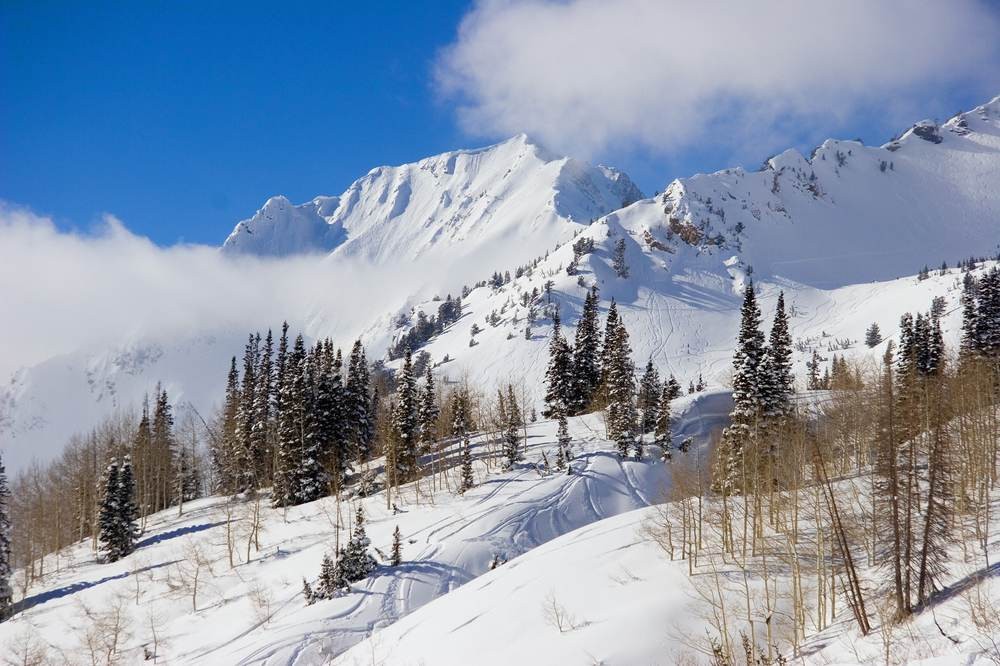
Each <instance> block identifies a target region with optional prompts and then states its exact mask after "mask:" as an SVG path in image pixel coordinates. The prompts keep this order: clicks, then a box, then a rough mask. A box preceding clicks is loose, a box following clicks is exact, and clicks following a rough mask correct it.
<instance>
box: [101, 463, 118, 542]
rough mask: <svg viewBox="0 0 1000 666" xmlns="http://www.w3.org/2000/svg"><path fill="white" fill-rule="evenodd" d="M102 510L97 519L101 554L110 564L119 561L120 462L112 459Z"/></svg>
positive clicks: (106, 480) (105, 472) (107, 474)
mask: <svg viewBox="0 0 1000 666" xmlns="http://www.w3.org/2000/svg"><path fill="white" fill-rule="evenodd" d="M101 493H102V497H103V499H102V500H101V509H100V512H99V514H98V517H97V524H98V529H99V530H100V531H99V534H98V541H99V542H100V544H101V552H103V553H104V556H105V558H106V559H107V560H108V561H109V562H114V561H116V560H118V557H119V556H118V553H119V552H120V551H119V547H118V540H119V534H118V527H119V522H118V499H119V497H118V460H117V459H115V458H112V459H111V462H109V463H108V466H107V468H106V469H105V470H104V483H103V487H102V489H101Z"/></svg>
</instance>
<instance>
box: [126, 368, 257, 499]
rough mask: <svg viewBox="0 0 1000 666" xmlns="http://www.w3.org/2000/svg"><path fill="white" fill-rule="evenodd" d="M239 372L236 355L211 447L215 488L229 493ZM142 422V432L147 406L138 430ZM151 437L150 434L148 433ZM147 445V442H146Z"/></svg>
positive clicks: (232, 487)
mask: <svg viewBox="0 0 1000 666" xmlns="http://www.w3.org/2000/svg"><path fill="white" fill-rule="evenodd" d="M239 381H240V374H239V371H238V370H237V369H236V357H235V356H234V357H233V358H232V361H231V362H230V366H229V375H228V377H227V379H226V396H225V399H224V402H223V405H222V415H221V422H220V426H221V429H222V432H221V433H220V437H219V442H218V443H216V444H215V445H214V446H213V447H212V469H213V471H214V473H215V485H216V490H218V491H220V492H223V493H231V492H233V491H234V490H235V486H236V473H235V467H234V465H235V462H234V455H235V454H236V452H237V427H236V418H237V413H238V411H239V405H240V389H239ZM142 423H144V424H145V426H144V432H146V433H147V434H148V433H149V431H150V426H149V406H148V404H147V405H146V407H145V408H144V410H143V421H142V422H141V424H140V430H141V431H142V430H143V426H142ZM149 437H150V439H151V435H149ZM147 446H148V443H147Z"/></svg>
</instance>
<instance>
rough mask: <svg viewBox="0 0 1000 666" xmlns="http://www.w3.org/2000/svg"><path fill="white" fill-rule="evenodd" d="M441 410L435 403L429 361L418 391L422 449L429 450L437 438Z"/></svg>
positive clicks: (432, 376) (435, 396)
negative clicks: (422, 383)
mask: <svg viewBox="0 0 1000 666" xmlns="http://www.w3.org/2000/svg"><path fill="white" fill-rule="evenodd" d="M440 412H441V410H440V409H439V408H438V404H437V392H436V391H435V389H434V373H432V372H431V365H430V363H428V364H427V369H426V371H425V373H424V387H423V390H422V391H421V393H420V412H419V415H418V418H419V420H420V441H421V443H422V444H423V447H422V448H423V451H424V452H429V451H430V450H431V446H432V445H433V444H434V442H435V441H436V440H437V422H438V415H439V414H440Z"/></svg>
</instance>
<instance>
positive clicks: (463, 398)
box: [451, 389, 469, 437]
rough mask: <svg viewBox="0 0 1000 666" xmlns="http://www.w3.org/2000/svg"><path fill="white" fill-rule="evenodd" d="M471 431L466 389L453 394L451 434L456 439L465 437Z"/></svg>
mask: <svg viewBox="0 0 1000 666" xmlns="http://www.w3.org/2000/svg"><path fill="white" fill-rule="evenodd" d="M468 431H469V400H468V396H467V394H466V391H465V389H458V390H457V391H455V392H454V393H452V394H451V433H452V435H454V436H455V437H465V434H466V433H467V432H468Z"/></svg>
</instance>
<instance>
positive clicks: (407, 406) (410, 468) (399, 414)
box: [393, 349, 420, 480]
mask: <svg viewBox="0 0 1000 666" xmlns="http://www.w3.org/2000/svg"><path fill="white" fill-rule="evenodd" d="M417 402H418V400H417V382H416V378H415V377H414V376H413V359H412V356H411V353H410V350H409V349H407V350H406V352H405V354H404V356H403V367H402V369H401V370H400V373H399V378H398V380H397V383H396V409H395V412H394V414H393V427H394V429H395V431H396V436H397V437H398V438H399V450H398V452H397V454H396V461H395V463H396V472H397V473H398V478H399V479H401V480H405V479H409V478H412V477H413V475H415V474H416V472H417V440H418V437H419V425H420V424H419V419H418V414H417Z"/></svg>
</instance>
